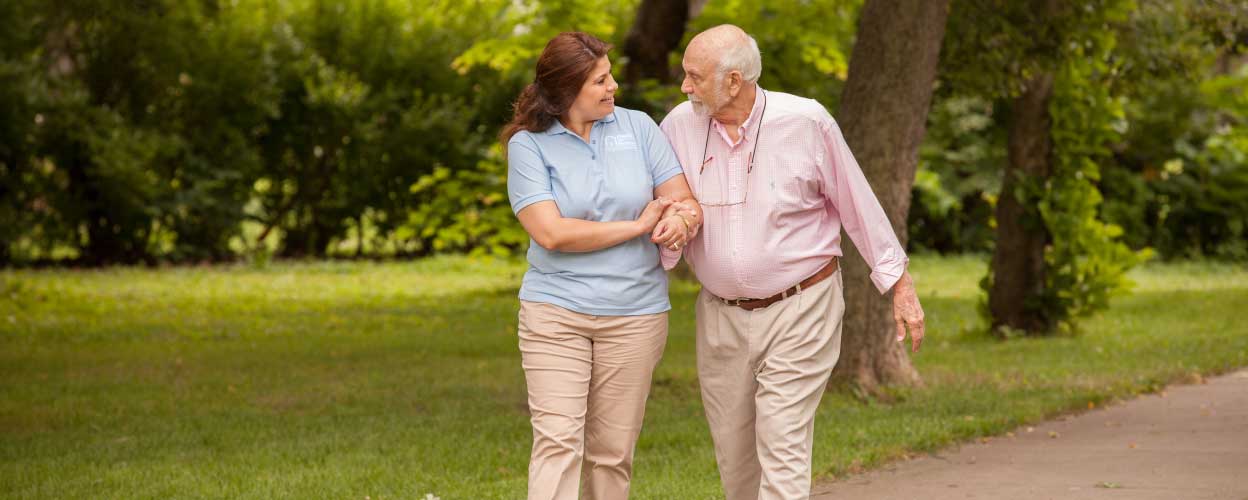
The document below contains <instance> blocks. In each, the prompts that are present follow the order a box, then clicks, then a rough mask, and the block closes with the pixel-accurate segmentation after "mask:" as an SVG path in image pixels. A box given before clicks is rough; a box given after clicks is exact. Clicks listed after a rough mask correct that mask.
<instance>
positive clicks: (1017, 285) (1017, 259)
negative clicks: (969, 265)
mask: <svg viewBox="0 0 1248 500" xmlns="http://www.w3.org/2000/svg"><path fill="white" fill-rule="evenodd" d="M1052 94H1053V75H1052V74H1050V73H1046V74H1041V75H1039V76H1037V77H1035V78H1032V79H1031V80H1030V81H1028V82H1027V88H1026V90H1025V91H1024V92H1023V94H1022V95H1021V96H1019V97H1018V98H1017V99H1015V100H1014V103H1013V105H1012V107H1011V115H1010V136H1009V163H1008V164H1007V165H1006V168H1005V178H1004V181H1003V182H1002V185H1001V196H1000V198H999V199H998V200H997V246H996V249H995V250H994V251H993V254H992V271H991V272H992V287H991V289H990V290H989V292H988V310H989V311H990V312H991V313H992V328H993V331H999V327H1001V326H1008V327H1010V328H1013V329H1017V330H1022V331H1025V332H1028V333H1039V332H1047V331H1049V330H1051V329H1052V327H1053V326H1054V325H1052V324H1051V322H1050V321H1049V320H1048V319H1046V318H1044V317H1042V316H1041V315H1039V314H1038V312H1037V311H1038V310H1037V309H1036V308H1029V307H1027V303H1028V300H1029V299H1030V298H1031V297H1035V296H1037V295H1039V294H1040V292H1042V291H1043V289H1044V275H1045V264H1044V246H1045V245H1046V244H1047V243H1048V242H1049V234H1048V231H1047V230H1046V229H1045V226H1044V222H1043V221H1042V220H1041V219H1040V213H1039V211H1038V209H1037V208H1036V206H1035V203H1031V202H1028V201H1026V200H1025V199H1020V196H1024V193H1019V192H1017V191H1019V187H1020V184H1021V183H1022V182H1023V181H1024V180H1025V179H1027V178H1036V179H1045V178H1048V177H1049V175H1050V173H1051V171H1052V169H1051V168H1050V165H1049V161H1050V153H1051V152H1052V149H1053V141H1052V139H1051V138H1050V136H1049V127H1050V125H1051V124H1052V120H1051V118H1050V117H1049V98H1050V97H1051V96H1052Z"/></svg>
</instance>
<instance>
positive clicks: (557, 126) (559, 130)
mask: <svg viewBox="0 0 1248 500" xmlns="http://www.w3.org/2000/svg"><path fill="white" fill-rule="evenodd" d="M615 113H616V112H615V111H612V112H611V114H609V115H607V116H604V117H602V119H600V120H598V121H596V122H594V126H595V127H597V126H598V125H599V124H605V123H611V122H613V121H615ZM571 133H572V131H571V130H568V128H567V127H565V126H563V122H561V121H559V119H558V118H556V119H555V123H554V124H553V125H551V126H550V128H548V129H546V134H547V135H559V134H571Z"/></svg>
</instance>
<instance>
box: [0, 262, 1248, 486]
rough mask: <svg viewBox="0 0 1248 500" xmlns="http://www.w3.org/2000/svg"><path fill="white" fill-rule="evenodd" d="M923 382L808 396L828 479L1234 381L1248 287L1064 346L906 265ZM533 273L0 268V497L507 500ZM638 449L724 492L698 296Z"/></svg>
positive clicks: (517, 451) (521, 425)
mask: <svg viewBox="0 0 1248 500" xmlns="http://www.w3.org/2000/svg"><path fill="white" fill-rule="evenodd" d="M912 267H913V271H914V273H915V275H916V277H917V279H918V284H919V288H920V295H921V298H922V300H923V303H924V305H925V307H926V309H927V314H928V318H929V323H930V326H929V335H930V337H929V340H928V341H927V342H926V343H925V344H924V350H923V352H922V353H920V354H919V355H918V356H917V357H915V363H916V364H917V366H918V368H919V371H920V372H921V373H922V374H923V376H924V378H925V380H926V382H927V386H926V387H925V388H923V389H915V390H905V391H898V393H897V396H898V398H897V401H896V402H894V403H892V404H883V403H878V402H876V403H863V402H859V401H857V400H855V399H854V398H853V397H852V396H850V395H847V394H842V393H829V394H828V395H827V397H825V398H824V402H823V405H822V407H821V411H820V414H819V420H818V424H817V426H816V427H817V438H816V439H817V444H816V452H815V467H816V471H817V472H818V473H819V474H821V475H822V476H824V477H826V476H828V475H839V474H842V473H844V472H846V471H850V470H854V469H857V468H859V467H871V466H874V465H878V464H880V463H881V462H882V461H885V460H888V459H891V458H897V457H900V456H902V455H904V454H906V453H913V452H920V451H924V450H931V449H935V448H938V447H941V446H944V445H948V444H950V443H954V442H958V441H961V440H966V439H970V438H974V437H977V436H983V435H992V434H999V433H1002V432H1005V431H1006V430H1009V429H1011V428H1013V427H1015V426H1018V425H1020V424H1022V423H1026V422H1032V421H1036V420H1039V419H1042V418H1045V417H1046V416H1052V415H1054V414H1058V413H1062V412H1068V411H1072V410H1077V409H1081V408H1087V406H1088V404H1089V403H1090V402H1091V403H1092V404H1095V405H1100V404H1102V403H1103V402H1105V401H1107V400H1112V399H1115V398H1121V397H1128V396H1131V395H1133V394H1136V393H1140V392H1145V391H1152V390H1156V389H1158V388H1159V387H1161V386H1162V385H1164V384H1166V383H1169V382H1173V381H1184V380H1193V379H1195V378H1196V377H1197V375H1196V374H1212V373H1218V372H1223V371H1226V370H1230V369H1232V368H1234V367H1238V366H1245V365H1248V326H1246V325H1245V324H1244V322H1243V318H1244V309H1245V308H1248V269H1246V268H1244V267H1243V266H1232V265H1220V264H1178V265H1150V266H1147V267H1144V268H1141V269H1137V270H1136V271H1134V272H1133V273H1132V277H1133V279H1134V280H1136V281H1137V283H1138V285H1137V287H1136V289H1135V292H1134V293H1133V294H1131V295H1128V296H1124V297H1120V298H1118V299H1117V300H1115V302H1114V307H1113V309H1111V310H1110V311H1108V312H1106V313H1104V314H1101V315H1099V316H1096V317H1093V318H1089V319H1087V320H1086V321H1085V322H1084V324H1083V334H1082V335H1081V336H1077V337H1061V338H1051V339H1039V340H1033V339H1023V340H1015V341H1010V342H999V341H996V340H992V339H990V338H988V337H986V336H985V335H983V334H981V333H977V330H978V329H979V326H980V322H979V319H978V318H977V317H976V313H975V310H976V309H975V308H976V305H975V304H976V300H977V299H978V296H979V292H978V289H977V287H976V282H977V281H978V279H979V278H980V276H982V274H983V271H984V264H983V262H982V260H981V259H976V258H931V257H920V258H916V259H915V261H914V263H913V266H912ZM522 270H523V265H522V264H519V263H515V262H500V261H477V260H470V259H463V258H440V259H432V260H426V261H420V262H413V263H400V264H368V263H313V264H280V265H275V266H273V267H270V268H268V269H253V268H248V267H225V268H176V269H167V270H147V269H112V270H103V271H70V270H61V271H20V272H14V271H7V272H2V273H0V292H2V293H3V296H2V297H0V496H4V497H12V498H62V497H74V498H157V497H159V498H170V497H179V498H196V497H215V498H220V497H231V498H235V497H243V498H273V497H292V498H364V497H365V496H369V497H371V498H374V499H375V498H424V497H425V495H426V494H428V493H432V494H435V495H437V496H440V497H441V498H442V499H444V500H447V499H452V498H456V499H458V498H470V499H476V498H522V497H523V496H524V487H525V486H524V485H525V478H526V472H525V470H526V465H527V460H528V452H529V440H530V437H531V435H530V431H529V427H528V416H527V413H526V411H525V391H524V379H523V374H522V372H521V370H520V363H519V354H518V350H517V348H516V337H515V323H516V317H515V312H516V309H517V302H516V299H515V287H516V286H517V284H518V282H519V276H520V274H521V272H522ZM672 291H673V302H674V311H673V314H672V330H671V338H670V341H669V343H668V346H667V351H666V353H665V355H664V359H663V362H662V364H661V365H660V367H659V369H658V373H657V374H656V377H655V383H654V388H653V391H652V394H651V399H650V404H649V407H648V410H647V415H646V427H645V430H644V432H643V433H642V437H641V440H640V442H639V444H638V450H637V462H636V468H635V479H634V495H633V497H634V498H662V499H668V498H681V499H687V498H714V497H717V496H719V486H718V479H717V475H716V472H715V465H714V459H713V456H712V452H711V444H710V437H709V434H708V431H707V429H706V425H705V423H704V422H703V420H702V415H701V402H700V400H699V397H698V389H697V379H696V373H695V368H694V354H693V311H692V300H693V296H694V293H695V291H696V287H695V286H694V285H692V284H690V283H687V282H678V283H675V284H674V285H673V289H672Z"/></svg>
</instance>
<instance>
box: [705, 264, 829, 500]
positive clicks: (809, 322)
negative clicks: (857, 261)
mask: <svg viewBox="0 0 1248 500" xmlns="http://www.w3.org/2000/svg"><path fill="white" fill-rule="evenodd" d="M844 313H845V301H844V297H843V296H842V294H841V271H839V270H838V271H837V272H836V274H833V275H832V276H829V277H827V278H825V279H824V280H823V281H820V282H819V283H817V284H815V285H814V286H812V287H810V288H809V289H806V290H803V291H802V292H801V293H799V294H798V295H795V296H792V297H789V298H787V299H785V300H782V301H780V302H777V303H775V304H772V305H770V306H768V307H765V308H761V309H755V310H753V311H747V310H745V309H741V308H740V307H736V306H730V305H726V304H724V303H722V302H720V301H719V300H717V299H715V298H714V297H713V296H712V295H711V294H709V293H708V292H707V291H706V290H703V291H702V293H701V295H699V296H698V303H697V321H698V326H697V351H698V378H699V379H700V381H701V384H702V404H703V406H704V407H705V411H706V419H707V422H708V423H709V424H710V428H711V437H712V438H713V440H714V441H715V460H716V461H717V462H718V464H719V477H720V481H721V482H722V483H723V485H724V495H725V497H726V498H727V499H728V500H741V499H751V500H752V499H781V498H783V499H797V498H809V497H810V458H811V451H812V450H811V448H812V445H813V442H814V430H815V410H816V409H817V408H818V406H819V400H820V398H822V397H823V391H824V388H825V387H826V386H827V384H828V377H829V376H830V375H831V373H832V367H833V366H835V365H836V360H837V358H838V357H839V356H840V346H841V316H842V315H844Z"/></svg>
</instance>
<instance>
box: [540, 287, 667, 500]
mask: <svg viewBox="0 0 1248 500" xmlns="http://www.w3.org/2000/svg"><path fill="white" fill-rule="evenodd" d="M519 330H520V353H521V359H522V364H523V366H524V379H525V382H526V383H527V385H528V391H529V412H530V414H531V415H532V423H533V454H532V456H531V457H530V459H529V499H530V500H535V499H541V500H549V499H575V498H577V490H578V489H579V488H580V483H581V482H582V481H583V482H584V483H585V488H584V497H585V498H592V499H599V500H610V499H624V498H628V487H629V481H630V479H631V477H632V470H633V446H634V445H635V444H636V443H637V435H638V434H640V433H641V422H642V417H643V416H644V414H645V411H646V395H647V394H648V393H649V392H650V378H651V374H652V373H653V372H654V367H655V365H657V364H658V363H659V358H660V357H661V356H662V355H663V345H664V343H665V342H666V340H667V313H660V314H649V315H644V316H590V315H586V314H580V313H577V312H573V311H569V310H567V309H564V308H562V307H559V306H555V305H552V304H543V303H538V302H527V301H521V302H520V328H519ZM582 461H583V462H584V465H582Z"/></svg>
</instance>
